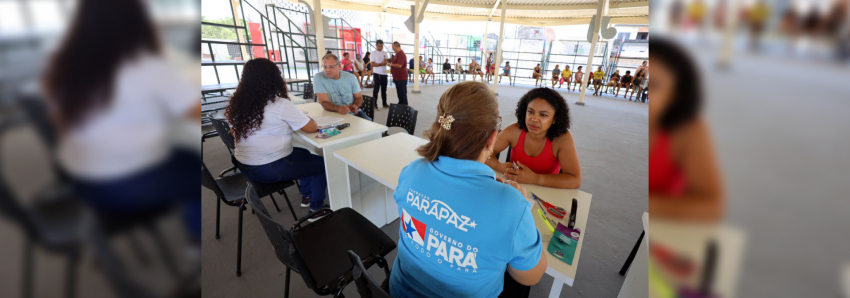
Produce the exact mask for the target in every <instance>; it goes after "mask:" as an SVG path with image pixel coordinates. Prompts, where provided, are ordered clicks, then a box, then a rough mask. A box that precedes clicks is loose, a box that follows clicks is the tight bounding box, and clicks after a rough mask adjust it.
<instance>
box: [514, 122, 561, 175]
mask: <svg viewBox="0 0 850 298" xmlns="http://www.w3.org/2000/svg"><path fill="white" fill-rule="evenodd" d="M511 161H517V162H521V163H522V164H524V165H525V166H526V167H528V168H529V169H530V170H531V171H532V172H534V173H537V174H558V173H559V172H561V163H560V162H558V159H557V158H555V154H554V153H552V141H550V140H549V138H546V145H543V152H540V155H537V156H535V157H531V156H528V154H525V131H524V130H523V131H522V132H521V133H520V134H519V141H518V142H517V144H516V148H514V149H513V150H511Z"/></svg>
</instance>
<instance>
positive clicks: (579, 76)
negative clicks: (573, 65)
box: [573, 65, 584, 91]
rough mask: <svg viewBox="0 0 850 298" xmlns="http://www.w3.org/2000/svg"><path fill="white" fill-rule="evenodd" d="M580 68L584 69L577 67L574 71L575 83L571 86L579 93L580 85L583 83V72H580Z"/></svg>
mask: <svg viewBox="0 0 850 298" xmlns="http://www.w3.org/2000/svg"><path fill="white" fill-rule="evenodd" d="M582 67H584V66H580V65H579V67H578V69H577V70H576V72H575V81H576V83H575V85H573V86H574V87H575V88H576V89H578V90H579V91H581V86H582V83H583V82H582V78H583V77H584V72H582V71H581V69H582Z"/></svg>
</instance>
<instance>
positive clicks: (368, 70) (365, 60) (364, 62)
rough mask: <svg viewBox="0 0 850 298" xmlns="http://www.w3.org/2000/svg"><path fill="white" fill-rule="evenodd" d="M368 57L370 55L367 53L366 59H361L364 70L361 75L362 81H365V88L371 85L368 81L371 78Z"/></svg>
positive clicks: (369, 59)
mask: <svg viewBox="0 0 850 298" xmlns="http://www.w3.org/2000/svg"><path fill="white" fill-rule="evenodd" d="M370 56H372V53H371V52H367V53H366V57H363V65H364V66H365V67H366V68H365V70H364V71H363V72H362V73H361V74H362V75H363V76H364V77H365V79H364V80H365V81H366V84H365V85H366V87H371V86H370V85H372V84H371V83H369V79H371V78H372V58H371V57H370ZM361 81H362V80H361ZM361 89H362V88H361Z"/></svg>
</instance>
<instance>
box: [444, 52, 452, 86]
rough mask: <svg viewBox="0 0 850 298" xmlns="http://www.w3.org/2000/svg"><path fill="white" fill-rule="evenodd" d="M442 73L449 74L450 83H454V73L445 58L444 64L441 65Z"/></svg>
mask: <svg viewBox="0 0 850 298" xmlns="http://www.w3.org/2000/svg"><path fill="white" fill-rule="evenodd" d="M443 73H444V74H450V75H451V76H452V82H454V81H455V71H454V69H452V65H451V64H450V63H449V59H448V58H446V62H445V63H443Z"/></svg>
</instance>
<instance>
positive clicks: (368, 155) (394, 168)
mask: <svg viewBox="0 0 850 298" xmlns="http://www.w3.org/2000/svg"><path fill="white" fill-rule="evenodd" d="M427 142H428V141H427V140H425V139H422V138H419V137H414V136H411V135H409V134H403V133H398V134H394V135H392V136H389V137H386V138H381V139H379V140H374V141H370V142H366V143H362V144H359V145H355V146H351V147H348V148H345V149H341V150H337V151H336V152H334V156H336V157H337V158H339V159H340V160H342V161H343V162H345V163H346V164H348V165H350V166H352V167H354V168H355V169H357V170H358V171H360V172H363V173H365V174H367V175H368V176H370V177H372V178H374V179H375V180H377V181H379V182H380V183H381V184H384V185H386V186H387V187H389V188H391V189H395V188H396V187H397V186H398V176H399V174H401V170H402V169H403V168H404V167H405V166H407V165H408V164H410V163H411V162H413V161H414V160H416V159H419V158H420V157H421V156H419V154H417V153H416V151H415V149H416V148H418V147H419V146H421V145H422V144H425V143H427ZM524 186H525V189H526V190H527V191H528V192H529V195H528V196H529V198H527V199H528V200H529V202H530V203H531V206H532V208H534V209H539V207H537V203H535V202H534V201H533V200H532V199H530V197H531V194H530V193H531V192H533V193H534V194H536V195H537V196H538V197H540V198H542V199H543V200H545V201H547V202H549V203H550V204H554V205H557V206H561V207H564V209H567V210H568V211H569V209H570V206H571V204H572V199H573V198H576V199H577V200H578V209H579V210H578V212H577V214H576V227H578V228H580V229H581V231H582V237H581V238H579V241H578V248H577V249H576V254H575V258H574V259H573V265H567V263H564V262H561V261H560V260H558V259H556V258H555V257H554V256H552V255H551V254H550V253H548V252H546V253H545V255H546V258H547V262H548V265H549V267H548V268H547V269H546V273H547V274H549V275H551V276H553V277H556V278H558V280H559V281H561V282H564V283H566V284H568V285H570V286H572V284H573V281H574V280H575V276H576V267H577V266H578V261H579V257H580V255H581V247H582V244H583V243H584V238H585V236H586V234H585V233H586V232H585V227H586V225H587V217H588V214H589V213H590V200H591V198H592V195H591V194H589V193H586V192H583V191H581V190H577V189H557V188H549V187H543V186H539V185H530V184H525V185H524ZM532 212H533V213H534V222H535V224H536V225H537V229H538V230H539V231H540V234H541V236H542V237H543V241H544V244H543V250H544V251H546V248H547V247H548V245H549V239H550V238H551V237H552V232H550V231H549V229H548V228H547V227H546V224H545V223H543V220H542V219H541V218H540V216H539V215H538V214H537V210H532ZM549 218H550V220H553V219H556V218H555V217H554V216H549ZM553 225H557V223H556V222H553ZM564 225H566V223H565V224H564ZM553 227H554V226H553Z"/></svg>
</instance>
